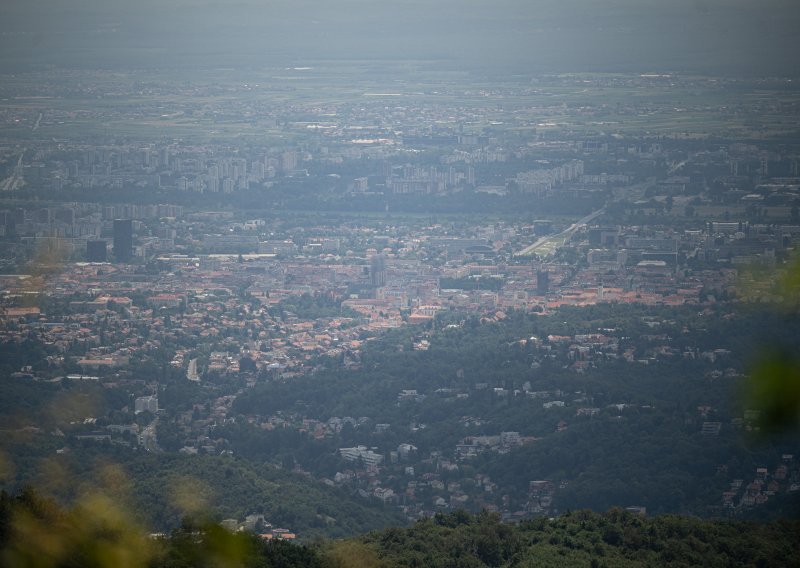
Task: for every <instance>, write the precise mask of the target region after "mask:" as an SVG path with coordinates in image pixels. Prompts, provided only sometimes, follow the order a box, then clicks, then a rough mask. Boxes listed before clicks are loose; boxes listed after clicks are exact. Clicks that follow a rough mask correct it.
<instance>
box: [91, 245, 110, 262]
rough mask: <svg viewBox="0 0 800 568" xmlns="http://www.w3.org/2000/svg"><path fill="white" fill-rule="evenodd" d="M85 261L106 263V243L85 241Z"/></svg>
mask: <svg viewBox="0 0 800 568" xmlns="http://www.w3.org/2000/svg"><path fill="white" fill-rule="evenodd" d="M86 260H88V261H89V262H108V244H107V243H106V241H100V240H97V241H86Z"/></svg>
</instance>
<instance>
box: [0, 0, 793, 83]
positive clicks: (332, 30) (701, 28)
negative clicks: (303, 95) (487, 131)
mask: <svg viewBox="0 0 800 568" xmlns="http://www.w3.org/2000/svg"><path fill="white" fill-rule="evenodd" d="M1 4H2V7H0V65H2V66H3V67H4V68H6V69H9V68H12V67H13V68H17V69H25V68H29V67H30V66H31V65H37V64H42V63H44V64H51V63H55V64H62V65H80V66H97V65H102V66H137V67H151V66H158V67H176V66H177V67H187V66H188V67H191V66H226V67H231V66H252V65H267V66H271V65H283V64H302V63H303V62H304V61H308V60H319V59H378V60H380V59H429V60H440V61H442V62H444V63H446V64H449V65H452V66H456V67H462V68H464V67H468V68H475V69H492V68H497V69H503V70H510V71H519V72H535V71H667V70H677V71H694V72H708V73H720V74H737V73H746V74H749V75H753V74H756V75H798V74H799V73H800V61H799V60H800V58H798V57H797V54H798V53H800V31H798V30H800V0H759V1H756V0H461V1H457V0H395V1H384V0H295V1H291V2H290V1H286V0H275V1H271V0H262V1H256V0H230V1H223V0H3V1H2V3H1Z"/></svg>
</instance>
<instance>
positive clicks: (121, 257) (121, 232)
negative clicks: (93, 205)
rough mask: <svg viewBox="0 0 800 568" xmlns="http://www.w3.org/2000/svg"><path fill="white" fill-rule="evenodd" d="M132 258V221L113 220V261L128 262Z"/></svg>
mask: <svg viewBox="0 0 800 568" xmlns="http://www.w3.org/2000/svg"><path fill="white" fill-rule="evenodd" d="M131 258H133V221H131V220H130V219H114V260H115V261H117V262H130V260H131Z"/></svg>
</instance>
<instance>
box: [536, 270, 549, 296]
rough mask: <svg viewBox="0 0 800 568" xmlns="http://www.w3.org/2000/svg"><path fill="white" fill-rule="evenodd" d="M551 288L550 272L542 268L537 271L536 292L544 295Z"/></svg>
mask: <svg viewBox="0 0 800 568" xmlns="http://www.w3.org/2000/svg"><path fill="white" fill-rule="evenodd" d="M549 289H550V273H549V272H547V271H546V270H540V271H539V272H537V273H536V293H537V294H539V295H540V296H544V295H545V294H547V292H549Z"/></svg>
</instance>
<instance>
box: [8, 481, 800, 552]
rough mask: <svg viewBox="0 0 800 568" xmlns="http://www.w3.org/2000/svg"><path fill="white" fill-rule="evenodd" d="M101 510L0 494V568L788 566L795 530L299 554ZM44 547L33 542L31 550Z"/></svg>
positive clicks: (512, 534)
mask: <svg viewBox="0 0 800 568" xmlns="http://www.w3.org/2000/svg"><path fill="white" fill-rule="evenodd" d="M103 505H108V503H107V502H104V501H102V500H100V501H97V500H94V501H88V502H84V503H83V504H82V505H81V506H79V507H76V508H75V509H72V510H64V509H61V508H60V507H59V506H58V505H56V504H55V503H54V502H53V501H50V500H48V499H46V498H42V497H40V496H39V495H38V494H37V493H36V492H34V491H32V490H26V491H24V492H23V493H21V494H20V495H18V496H15V497H12V496H9V495H8V494H7V493H5V492H3V493H2V495H0V562H2V563H3V564H4V565H7V566H20V567H21V566H50V567H58V568H60V567H68V566H81V567H83V568H91V567H104V568H106V567H109V568H110V567H112V566H113V567H115V568H116V567H118V566H123V565H124V566H130V567H142V568H144V567H151V568H184V567H192V568H202V567H206V566H207V567H212V566H215V567H216V566H240V567H246V568H250V567H253V568H256V567H257V568H293V567H303V568H314V567H319V568H347V567H358V568H373V567H374V568H380V567H383V568H392V567H398V568H399V567H413V566H418V567H419V566H428V567H431V568H437V567H442V568H444V567H459V568H472V567H474V568H480V567H487V566H491V567H511V566H515V567H528V566H530V567H532V566H552V567H556V566H559V567H560V566H592V567H595V566H630V567H635V566H642V567H644V566H656V565H670V566H758V567H761V566H797V565H798V560H797V559H798V554H799V553H800V539H798V538H797V536H798V534H799V532H798V531H800V525H799V524H798V522H797V521H794V522H787V521H782V522H779V523H773V524H768V525H758V524H753V523H744V522H728V521H704V520H699V519H692V518H682V517H673V516H664V517H656V518H652V519H648V518H644V517H641V516H639V515H635V514H631V513H628V512H625V511H621V510H619V509H614V510H611V511H609V512H608V513H605V514H598V513H593V512H589V511H577V512H573V513H567V514H565V515H562V516H561V517H559V518H557V519H546V518H539V519H534V520H530V521H525V522H523V523H520V524H517V525H508V524H503V523H501V522H500V521H499V516H497V515H493V514H487V513H482V514H479V515H475V516H472V515H469V514H468V513H465V512H463V511H456V512H454V513H450V514H437V515H435V516H434V517H433V518H430V519H426V520H423V521H419V522H417V523H415V524H414V525H413V526H412V527H410V528H407V529H399V528H392V529H386V530H383V531H379V532H373V533H370V534H368V535H365V536H362V537H359V538H354V539H350V540H340V541H335V542H331V541H318V542H316V543H314V544H313V545H308V546H300V545H294V544H291V543H289V542H286V541H283V540H280V539H273V540H272V541H267V540H264V539H261V538H259V537H257V536H255V535H254V534H253V533H248V532H238V533H230V532H228V531H227V530H225V529H224V528H222V527H220V526H219V525H215V524H212V523H209V522H207V521H203V520H202V519H195V520H192V519H188V518H187V519H185V520H184V521H183V523H182V524H181V526H180V527H178V528H176V529H175V530H173V531H172V532H171V533H170V534H169V535H164V536H160V537H156V538H153V537H151V538H146V537H145V535H144V534H143V533H142V532H141V531H140V530H139V529H138V528H137V527H136V525H135V524H132V523H131V522H130V521H129V519H127V518H125V517H124V516H122V515H119V514H118V512H117V511H115V510H114V509H113V507H112V508H111V509H109V508H104V507H103ZM38 539H41V540H38Z"/></svg>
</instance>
